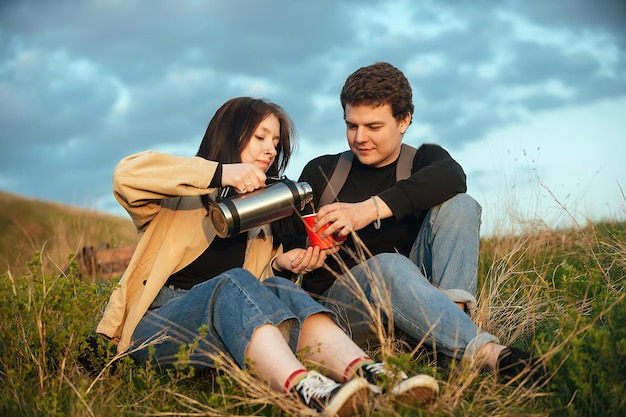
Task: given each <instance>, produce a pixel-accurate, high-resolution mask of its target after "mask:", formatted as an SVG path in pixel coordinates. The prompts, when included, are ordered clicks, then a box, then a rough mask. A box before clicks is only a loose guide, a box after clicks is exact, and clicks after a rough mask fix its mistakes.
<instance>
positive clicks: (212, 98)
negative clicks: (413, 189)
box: [0, 0, 626, 234]
mask: <svg viewBox="0 0 626 417" xmlns="http://www.w3.org/2000/svg"><path fill="white" fill-rule="evenodd" d="M625 22H626V2H625V1H623V0H597V1H586V0H552V1H545V0H526V1H523V0H520V1H510V0H504V1H487V0H471V1H470V0H465V1H464V0H456V1H455V0H452V1H446V2H440V1H427V0H425V1H422V0H420V1H413V0H346V1H335V0H314V1H313V0H312V1H305V0H303V1H286V0H285V1H280V0H268V1H253V0H247V1H246V0H229V1H217V0H209V1H200V0H169V1H168V0H145V1H139V0H136V1H132V0H55V1H41V0H39V1H38V0H3V1H2V2H1V3H0V146H1V148H0V149H1V151H0V190H2V191H5V192H10V193H15V194H19V195H22V196H26V197H30V198H35V199H40V200H45V201H54V202H60V203H64V204H69V205H73V206H78V207H82V208H87V209H92V210H96V211H99V212H104V213H111V214H116V215H120V216H126V215H125V213H124V212H123V210H122V209H121V208H120V207H119V205H118V204H117V202H116V201H115V199H114V198H113V194H112V187H111V186H112V181H111V175H112V171H113V168H114V167H115V165H116V164H117V163H118V162H119V160H120V159H122V158H123V157H124V156H127V155H130V154H133V153H136V152H140V151H143V150H146V149H152V150H156V151H161V152H170V153H174V154H177V155H183V156H192V155H195V153H196V151H197V148H198V145H199V143H200V141H201V140H202V136H203V134H204V131H205V129H206V126H207V124H208V122H209V120H210V119H211V117H212V115H213V114H214V112H215V111H216V110H217V109H218V107H219V106H220V105H221V104H222V103H224V102H225V101H226V100H228V99H230V98H232V97H236V96H243V95H247V96H253V97H261V98H266V99H268V100H271V101H274V102H276V103H278V104H280V105H281V106H282V107H283V108H284V109H285V110H286V111H287V113H288V114H289V115H290V116H291V118H292V119H293V120H294V123H295V126H296V129H297V131H298V135H299V147H298V148H297V150H296V152H295V154H294V156H293V158H292V160H291V163H290V166H289V168H288V170H287V173H286V174H287V176H288V177H289V178H291V179H294V180H295V179H297V178H298V176H299V174H300V170H301V169H302V167H303V166H304V164H305V163H306V161H308V160H309V159H311V158H313V157H315V156H318V155H321V154H328V153H338V152H341V151H343V150H345V149H346V148H347V142H346V138H345V124H344V122H343V114H342V109H341V105H340V102H339V92H340V90H341V87H342V86H343V83H344V81H345V79H346V78H347V77H348V76H349V75H350V74H351V73H352V72H354V71H355V70H356V69H358V68H360V67H362V66H366V65H369V64H372V63H374V62H378V61H386V62H389V63H391V64H393V65H394V66H396V67H397V68H399V69H400V70H402V71H403V72H404V73H405V75H406V76H407V78H408V79H409V81H410V82H411V85H412V87H413V99H414V104H415V113H414V116H413V123H412V125H411V127H410V128H409V130H408V131H407V133H406V135H405V138H404V141H405V142H406V143H408V144H411V145H413V146H419V145H420V144H421V143H437V144H439V145H441V146H443V147H444V148H445V149H447V150H448V151H449V152H450V154H451V155H452V156H453V157H454V158H455V159H456V160H457V161H458V162H459V163H460V164H461V165H462V166H463V168H464V170H465V172H466V174H467V182H468V192H469V193H470V194H471V195H472V196H474V197H475V198H476V199H477V200H478V201H479V202H480V203H481V205H482V207H483V219H482V221H483V232H484V233H487V234H488V233H491V232H494V231H508V230H510V229H515V228H518V227H520V225H528V224H531V225H532V224H535V225H546V226H548V227H561V226H568V225H571V224H581V225H584V224H585V223H586V222H587V221H599V220H613V219H624V218H626V198H625V196H624V195H625V193H626V191H624V189H625V188H626V168H624V163H623V160H624V159H625V158H626V24H624V23H625Z"/></svg>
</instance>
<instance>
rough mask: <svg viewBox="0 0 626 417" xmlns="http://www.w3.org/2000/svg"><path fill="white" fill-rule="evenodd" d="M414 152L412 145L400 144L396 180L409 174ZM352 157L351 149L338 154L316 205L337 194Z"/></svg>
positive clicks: (319, 205) (331, 198) (343, 181)
mask: <svg viewBox="0 0 626 417" xmlns="http://www.w3.org/2000/svg"><path fill="white" fill-rule="evenodd" d="M416 152H417V149H415V148H414V147H412V146H410V145H407V144H405V143H403V144H402V147H401V148H400V156H399V157H398V163H397V165H396V182H397V181H400V180H405V179H407V178H409V177H410V176H411V170H412V169H413V159H414V158H415V153H416ZM353 159H354V153H352V151H345V152H342V153H341V154H340V155H339V159H338V160H337V165H335V169H334V170H333V173H332V174H331V176H330V180H329V181H328V184H326V188H324V191H323V192H322V196H321V197H320V201H319V203H318V207H322V206H324V205H326V204H330V203H332V202H334V201H335V199H336V198H337V194H339V191H341V189H342V188H343V185H344V184H345V183H346V179H347V178H348V174H349V173H350V169H351V168H352V160H353Z"/></svg>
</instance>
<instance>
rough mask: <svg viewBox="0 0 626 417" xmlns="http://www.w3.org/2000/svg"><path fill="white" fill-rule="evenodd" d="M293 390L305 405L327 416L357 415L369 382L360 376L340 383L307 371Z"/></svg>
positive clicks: (368, 388)
mask: <svg viewBox="0 0 626 417" xmlns="http://www.w3.org/2000/svg"><path fill="white" fill-rule="evenodd" d="M293 390H294V391H295V392H296V393H297V394H298V396H299V397H300V399H301V400H302V402H303V403H304V404H305V405H306V406H307V407H310V408H312V409H314V410H316V411H319V412H322V413H324V414H326V415H329V416H339V417H347V416H355V415H358V413H359V410H361V409H363V407H364V405H365V404H367V402H368V393H369V392H370V384H369V382H368V381H367V380H366V379H365V378H361V377H356V378H352V379H351V380H350V381H348V382H346V383H344V384H340V383H338V382H335V381H333V380H332V379H330V378H328V377H325V376H324V375H321V374H320V373H318V372H315V371H309V372H308V373H307V375H306V376H305V377H304V378H303V379H302V380H301V381H300V382H298V383H297V384H296V386H295V387H294V388H293Z"/></svg>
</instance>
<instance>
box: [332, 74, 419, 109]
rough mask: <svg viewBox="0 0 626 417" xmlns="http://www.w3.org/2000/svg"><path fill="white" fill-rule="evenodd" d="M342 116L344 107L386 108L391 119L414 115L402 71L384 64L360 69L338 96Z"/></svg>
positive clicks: (409, 93)
mask: <svg viewBox="0 0 626 417" xmlns="http://www.w3.org/2000/svg"><path fill="white" fill-rule="evenodd" d="M339 99H340V100H341V107H343V111H344V115H345V112H346V105H348V104H350V105H360V104H366V105H375V106H382V105H384V104H389V106H391V111H392V113H393V117H394V118H395V119H396V120H402V119H403V118H404V117H405V116H406V115H407V114H411V115H413V111H414V106H413V90H412V89H411V85H410V84H409V81H408V80H407V79H406V77H405V76H404V74H403V73H402V71H400V70H399V69H397V68H396V67H394V66H393V65H391V64H388V63H386V62H377V63H375V64H372V65H369V66H366V67H362V68H359V69H358V70H356V71H355V72H353V73H352V74H350V76H349V77H348V78H347V79H346V82H345V83H344V85H343V88H342V89H341V94H340V95H339Z"/></svg>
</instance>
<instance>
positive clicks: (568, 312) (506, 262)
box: [0, 195, 626, 416]
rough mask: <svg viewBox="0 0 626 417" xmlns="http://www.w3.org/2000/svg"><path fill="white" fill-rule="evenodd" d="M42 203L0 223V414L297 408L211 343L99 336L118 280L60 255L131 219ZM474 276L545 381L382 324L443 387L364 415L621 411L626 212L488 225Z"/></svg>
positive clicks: (487, 307) (498, 328)
mask: <svg viewBox="0 0 626 417" xmlns="http://www.w3.org/2000/svg"><path fill="white" fill-rule="evenodd" d="M0 197H3V198H7V196H2V195H0ZM2 202H3V204H4V200H3V201H2ZM20 204H24V205H23V206H20V208H19V210H17V209H16V208H15V207H13V208H11V209H10V210H12V211H13V212H17V211H22V212H23V211H25V210H26V208H27V206H29V204H28V202H24V201H21V202H20ZM30 204H32V202H31V203H30ZM35 206H36V207H30V211H28V213H29V214H27V215H26V217H20V218H19V219H18V220H15V221H13V223H11V221H9V222H8V223H6V221H7V218H6V217H3V218H4V220H3V221H5V223H4V224H3V225H2V228H3V229H2V232H3V234H8V232H7V228H10V227H13V231H11V232H10V233H11V236H12V237H11V238H10V239H8V238H6V237H4V238H3V240H2V241H1V242H2V245H1V246H0V249H1V250H2V253H3V255H4V258H3V262H5V264H6V268H3V270H4V272H3V273H2V274H1V275H0V297H1V299H2V300H3V301H2V303H0V384H1V386H2V389H1V390H0V415H3V416H109V415H110V416H144V415H149V416H155V415H188V416H222V415H264V416H284V415H289V414H294V415H301V413H302V410H301V409H300V408H299V406H298V404H297V403H296V402H295V401H292V400H289V399H286V398H285V397H284V396H282V395H281V394H279V393H275V392H272V391H270V390H268V389H267V388H266V387H265V386H264V385H263V384H261V383H259V382H257V381H256V380H255V379H254V378H253V377H252V376H251V375H250V374H248V373H247V372H245V371H241V370H239V369H237V367H236V366H234V365H233V364H232V362H230V361H228V360H227V358H224V357H215V359H216V360H217V361H218V363H220V366H219V367H218V370H217V371H216V372H208V373H207V372H205V373H202V374H198V373H196V372H194V370H193V369H191V368H189V367H187V366H185V357H186V355H187V354H188V350H189V349H192V348H193V346H187V347H183V349H181V352H180V366H178V367H177V368H176V369H173V370H170V371H161V370H158V369H154V368H152V367H149V366H136V365H135V364H134V363H133V362H132V361H131V360H130V359H129V358H128V357H126V356H123V357H119V358H118V357H115V356H114V348H113V346H111V345H109V344H107V343H105V342H104V341H103V340H102V339H99V338H95V339H94V338H93V337H92V336H93V329H94V327H95V325H96V323H97V321H98V320H99V318H100V317H101V314H102V311H103V308H104V306H105V304H106V301H107V300H108V297H109V294H110V291H111V289H112V288H113V286H114V285H115V281H116V280H115V279H113V280H85V279H82V278H81V277H80V276H79V274H78V272H77V270H76V268H72V269H70V270H69V272H68V273H67V274H62V273H60V269H58V268H57V269H55V265H57V266H58V265H62V264H64V263H67V261H68V259H71V253H72V251H74V250H75V248H77V247H78V246H79V245H80V244H83V243H87V244H97V243H98V242H99V241H104V240H108V241H111V240H113V241H120V242H122V241H123V240H124V239H122V238H121V237H120V236H122V234H123V233H132V225H129V223H128V222H124V221H121V220H119V219H117V218H114V219H111V218H109V217H108V216H102V217H100V216H98V215H97V213H87V214H85V213H81V212H78V211H72V212H71V214H69V215H67V213H66V214H59V213H57V212H56V211H55V209H46V210H44V211H45V212H46V213H48V214H49V217H46V216H43V215H42V217H44V218H45V219H44V218H38V217H37V216H38V214H37V213H38V212H41V211H42V210H41V208H42V207H43V206H44V205H43V204H42V203H36V204H35ZM5 209H6V207H3V210H5ZM59 210H60V211H61V212H63V209H62V208H60V209H59ZM92 215H93V217H91V216H92ZM63 216H66V217H63ZM14 219H15V217H14ZM111 220H112V221H111ZM37 223H39V224H37ZM7 224H8V226H7ZM16 224H19V227H17V226H16ZM43 224H47V226H45V227H44V226H43ZM11 225H13V226H11ZM128 229H129V230H130V231H129V232H127V230H128ZM99 233H101V234H99ZM133 238H134V236H133ZM129 239H130V238H129ZM51 241H57V242H60V241H64V242H66V245H67V246H65V249H63V247H62V246H63V245H60V246H59V248H58V249H57V248H55V249H54V250H55V251H58V254H55V255H54V256H53V255H52V254H50V253H49V251H51V250H52V245H51V244H50V242H51ZM11 242H22V243H21V244H13V245H11ZM128 242H130V240H126V241H125V242H123V243H124V244H128ZM11 246H15V247H14V248H11ZM63 251H65V253H63ZM26 254H28V255H26ZM24 259H25V260H24ZM479 277H480V282H479V284H480V285H479V286H480V291H479V309H478V313H477V316H476V321H477V323H479V325H480V326H481V327H482V328H484V329H485V330H488V331H490V332H492V333H494V334H496V335H497V336H498V337H500V339H501V341H502V342H505V343H507V344H512V345H514V346H518V347H522V348H529V349H532V350H533V351H535V352H538V353H539V354H541V355H542V357H543V358H544V359H545V360H546V364H547V367H548V368H549V370H550V375H551V379H550V380H549V381H548V382H546V383H545V384H542V385H539V386H537V385H532V384H530V383H526V384H510V385H506V384H503V383H501V382H499V381H497V380H496V379H495V378H494V377H493V375H491V374H489V373H485V372H480V371H478V370H477V369H473V368H468V367H465V368H461V367H460V366H459V365H458V364H456V363H454V362H451V363H450V362H448V361H442V360H439V361H438V360H437V357H436V356H434V355H430V354H416V355H412V354H411V352H407V351H406V350H405V349H403V345H402V344H401V343H400V342H399V341H397V340H395V339H393V337H389V336H384V337H383V336H381V337H383V340H382V342H383V343H382V347H381V348H380V349H378V350H375V351H372V352H371V353H372V354H373V355H376V356H378V357H385V358H387V360H389V361H392V362H394V363H396V364H397V365H398V366H399V367H401V368H403V369H405V370H407V371H408V373H409V374H412V373H416V372H422V373H427V374H430V375H433V376H435V377H436V378H437V379H438V380H439V381H440V388H441V395H440V398H439V399H438V400H437V401H436V402H435V403H434V404H433V405H431V406H430V407H428V408H426V409H422V408H411V407H403V406H400V405H398V404H394V403H393V401H391V400H389V399H385V398H379V399H376V400H375V401H374V402H373V403H372V405H371V408H370V410H369V412H367V413H366V415H371V416H409V415H411V416H413V415H432V416H505V415H506V416H508V415H516V416H519V415H521V416H598V415H602V416H618V415H622V414H623V410H626V378H625V377H624V375H626V326H624V323H625V322H626V301H625V299H624V298H625V294H626V292H625V291H624V284H625V277H626V223H624V222H602V223H596V224H589V225H588V226H585V227H583V228H573V229H568V230H550V229H547V228H545V227H534V228H533V229H532V230H527V231H525V232H524V233H519V234H516V235H505V236H496V237H490V238H484V239H483V240H482V241H481V254H480V266H479ZM381 334H382V332H381ZM149 348H150V347H146V349H149Z"/></svg>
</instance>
